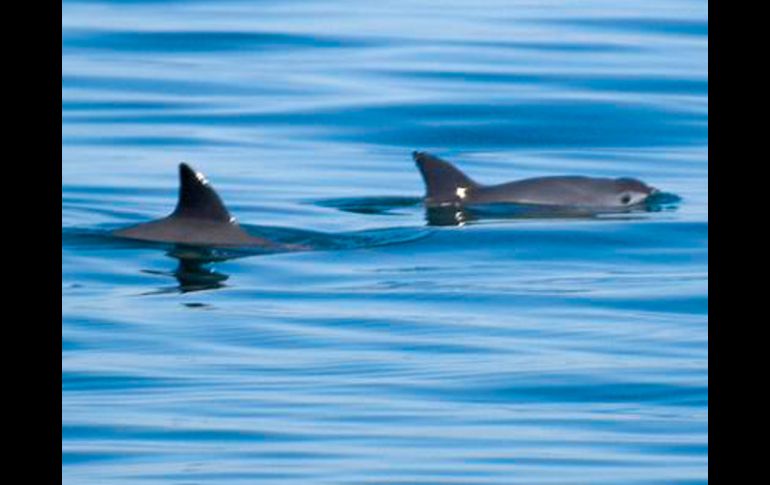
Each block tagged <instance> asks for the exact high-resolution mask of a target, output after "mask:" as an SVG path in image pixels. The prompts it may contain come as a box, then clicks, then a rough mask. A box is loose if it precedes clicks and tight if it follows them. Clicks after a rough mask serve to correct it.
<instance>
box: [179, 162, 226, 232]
mask: <svg viewBox="0 0 770 485" xmlns="http://www.w3.org/2000/svg"><path fill="white" fill-rule="evenodd" d="M172 215H173V216H175V217H189V218H196V219H208V220H212V221H221V222H233V221H234V219H233V218H232V216H230V213H229V212H228V211H227V208H226V207H225V204H224V203H222V199H220V198H219V195H218V194H217V193H216V191H214V188H213V187H212V186H211V184H209V182H208V181H207V180H206V177H204V176H203V174H202V173H200V172H196V171H195V170H193V169H192V168H191V167H190V166H189V165H187V164H186V163H180V164H179V201H178V202H177V204H176V209H175V210H174V213H173V214H172Z"/></svg>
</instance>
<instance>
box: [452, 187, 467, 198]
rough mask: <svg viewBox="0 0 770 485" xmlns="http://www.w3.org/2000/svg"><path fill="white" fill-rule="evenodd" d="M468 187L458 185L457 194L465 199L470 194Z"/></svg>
mask: <svg viewBox="0 0 770 485" xmlns="http://www.w3.org/2000/svg"><path fill="white" fill-rule="evenodd" d="M467 192H468V187H457V190H456V191H455V193H456V194H457V197H459V198H461V199H464V198H465V197H466V196H467V195H468V194H467Z"/></svg>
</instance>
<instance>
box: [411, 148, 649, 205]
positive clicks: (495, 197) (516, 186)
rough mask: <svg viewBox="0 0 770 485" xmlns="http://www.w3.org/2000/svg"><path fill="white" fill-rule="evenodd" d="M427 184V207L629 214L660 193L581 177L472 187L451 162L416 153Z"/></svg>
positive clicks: (629, 182) (632, 182)
mask: <svg viewBox="0 0 770 485" xmlns="http://www.w3.org/2000/svg"><path fill="white" fill-rule="evenodd" d="M412 156H413V158H414V161H415V163H416V164H417V167H418V168H419V169H420V173H422V177H423V179H424V180H425V186H426V195H425V205H426V206H428V207H442V206H464V205H472V204H494V203H516V204H532V205H541V206H558V207H576V208H591V209H606V210H626V209H631V208H634V207H638V206H640V205H642V204H643V203H644V202H645V201H646V200H647V198H648V197H649V196H650V195H652V194H654V193H656V192H658V190H657V189H655V188H654V187H650V186H649V185H647V184H645V183H644V182H641V181H639V180H636V179H632V178H595V177H583V176H579V175H566V176H553V177H535V178H529V179H524V180H517V181H514V182H508V183H504V184H499V185H481V184H479V183H477V182H474V181H473V180H472V179H471V178H469V177H468V176H467V175H465V174H464V173H463V172H462V171H460V170H459V169H458V168H457V167H455V166H454V165H452V164H451V163H449V162H447V161H445V160H442V159H440V158H438V157H435V156H433V155H430V154H428V153H425V152H414V153H413V154H412Z"/></svg>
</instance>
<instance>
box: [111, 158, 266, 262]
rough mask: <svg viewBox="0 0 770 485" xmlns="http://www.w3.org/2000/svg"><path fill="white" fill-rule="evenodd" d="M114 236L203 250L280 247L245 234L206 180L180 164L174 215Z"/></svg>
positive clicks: (120, 230)
mask: <svg viewBox="0 0 770 485" xmlns="http://www.w3.org/2000/svg"><path fill="white" fill-rule="evenodd" d="M113 234H114V235H115V236H119V237H125V238H130V239H139V240H142V241H155V242H167V243H178V244H192V245H203V246H238V247H248V246H252V247H253V246H260V247H275V246H278V244H276V243H273V242H272V241H270V240H267V239H264V238H260V237H255V236H252V235H250V234H248V233H247V232H246V231H244V230H243V228H241V226H240V225H238V223H237V222H236V220H235V218H234V217H233V216H231V215H230V212H229V211H228V210H227V208H226V207H225V205H224V203H223V202H222V199H220V198H219V195H218V194H217V193H216V191H215V190H214V188H213V187H212V186H211V184H209V182H208V181H207V180H206V177H204V176H203V174H201V173H200V172H196V171H195V170H193V169H192V168H191V167H190V166H189V165H187V164H185V163H181V164H179V200H178V201H177V205H176V209H174V212H172V213H171V214H169V215H168V216H166V217H164V218H162V219H157V220H154V221H150V222H145V223H143V224H138V225H135V226H131V227H128V228H125V229H119V230H117V231H114V232H113Z"/></svg>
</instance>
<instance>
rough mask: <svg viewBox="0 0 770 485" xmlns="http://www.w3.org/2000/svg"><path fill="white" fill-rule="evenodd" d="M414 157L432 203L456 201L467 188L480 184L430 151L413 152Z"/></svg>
mask: <svg viewBox="0 0 770 485" xmlns="http://www.w3.org/2000/svg"><path fill="white" fill-rule="evenodd" d="M412 158H414V161H415V162H416V163H417V166H418V167H419V169H420V173H421V174H422V178H423V180H425V196H426V197H427V198H428V199H429V200H430V201H431V202H432V203H444V202H456V201H458V200H460V198H461V197H462V194H464V193H465V190H468V189H472V188H476V187H478V186H479V184H477V183H476V182H474V181H473V180H472V179H471V178H470V177H468V176H467V175H465V174H464V173H463V172H462V171H460V169H458V168H457V167H455V166H454V165H452V164H451V163H449V162H447V161H446V160H442V159H440V158H438V157H435V156H433V155H431V154H430V153H425V152H413V153H412ZM458 191H459V192H458Z"/></svg>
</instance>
